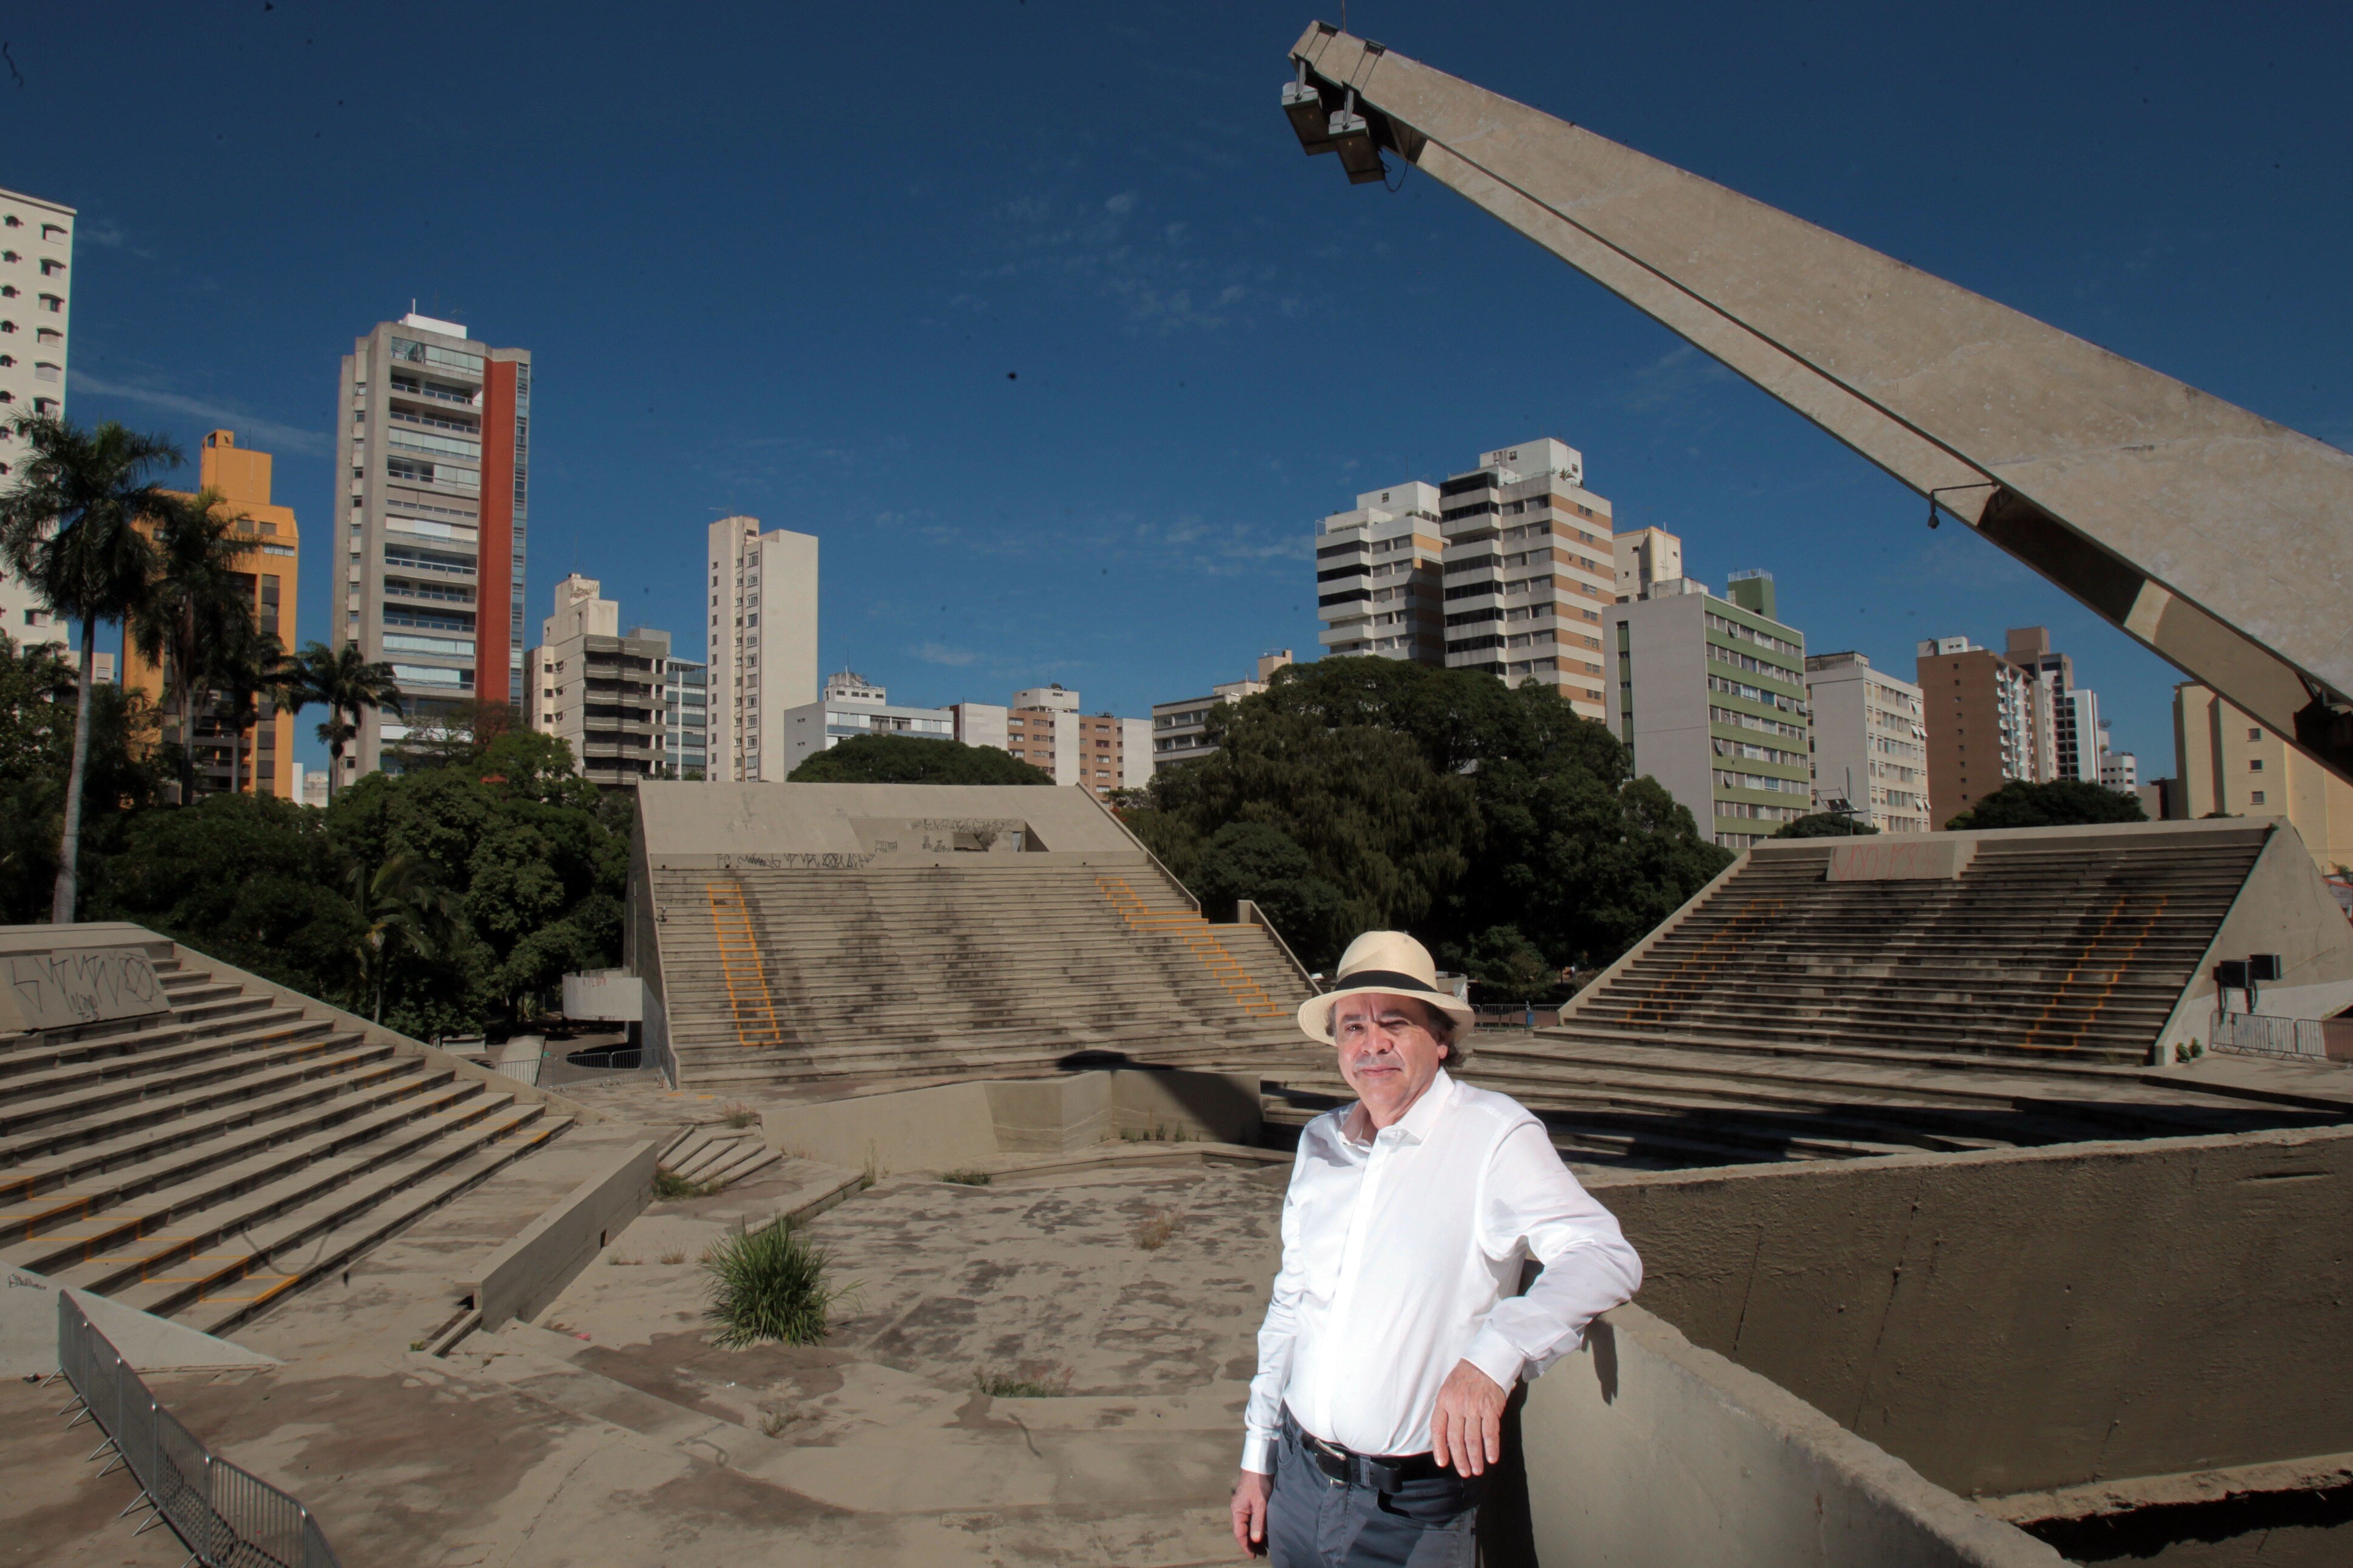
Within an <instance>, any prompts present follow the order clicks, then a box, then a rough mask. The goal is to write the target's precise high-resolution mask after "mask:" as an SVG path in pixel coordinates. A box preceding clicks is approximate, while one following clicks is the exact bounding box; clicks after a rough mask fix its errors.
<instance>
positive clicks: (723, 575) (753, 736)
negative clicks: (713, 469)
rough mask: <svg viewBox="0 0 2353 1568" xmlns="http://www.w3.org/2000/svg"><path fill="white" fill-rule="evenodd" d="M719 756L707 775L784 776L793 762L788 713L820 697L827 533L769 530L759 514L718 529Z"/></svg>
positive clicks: (713, 628) (714, 722)
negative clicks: (820, 572) (821, 543)
mask: <svg viewBox="0 0 2353 1568" xmlns="http://www.w3.org/2000/svg"><path fill="white" fill-rule="evenodd" d="M709 538H710V573H709V576H710V581H709V582H708V584H705V586H706V587H707V588H708V589H709V591H710V596H711V603H710V605H709V613H710V616H711V622H710V633H711V642H710V650H711V651H710V658H711V665H710V670H709V681H710V684H709V686H708V688H707V690H708V692H709V695H710V700H711V706H710V709H709V712H710V715H711V720H710V722H711V730H710V741H711V766H710V770H709V772H708V773H705V775H704V776H705V777H707V778H709V779H711V780H712V781H714V782H716V781H723V780H728V781H733V780H754V779H765V780H767V781H769V782H770V783H775V782H776V781H778V780H781V779H782V778H783V777H784V776H785V775H786V773H791V772H792V771H793V764H792V763H791V762H790V760H789V758H790V757H791V755H792V749H791V746H790V744H789V743H788V741H787V738H786V732H785V726H784V724H783V723H782V722H781V721H782V720H783V717H784V715H785V714H786V712H788V711H790V710H794V709H798V708H807V707H808V706H809V705H810V704H811V703H813V702H815V701H817V700H818V678H817V561H818V550H817V539H816V536H815V535H813V534H807V533H794V532H791V531H788V530H786V529H781V528H778V529H771V530H770V531H767V532H765V533H763V532H761V531H760V520H759V519H758V518H756V517H723V518H721V519H720V520H719V521H717V522H714V523H712V525H711V531H710V536H709Z"/></svg>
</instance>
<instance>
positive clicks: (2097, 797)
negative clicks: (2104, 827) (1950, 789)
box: [1945, 779, 2148, 831]
mask: <svg viewBox="0 0 2353 1568" xmlns="http://www.w3.org/2000/svg"><path fill="white" fill-rule="evenodd" d="M2147 820H2148V813H2147V812H2145V811H2143V810H2142V809H2141V807H2140V798H2139V797H2138V796H2137V795H2125V794H2122V793H2120V792H2118V791H2116V790H2112V789H2107V788H2104V787H2103V786H2101V785H2099V784H2085V783H2084V782H2083V781H2082V780H2080V779H2052V780H2051V781H2050V782H2049V783H2046V784H2028V783H2026V782H2025V781H2024V780H2022V779H2013V780H2011V781H2010V783H2009V784H2004V785H2002V786H2001V787H2000V789H1998V790H1996V791H1994V792H1993V793H1992V794H1991V795H1987V796H1985V797H1984V798H1983V799H1981V800H1979V801H1978V804H1977V805H1976V806H1975V807H1974V808H1972V809H1970V810H1968V811H1965V812H1963V813H1961V814H1960V816H1957V817H1955V818H1953V819H1952V821H1950V822H1947V824H1945V826H1947V827H1948V828H1954V829H1959V830H1963V831H1968V830H1973V829H1981V828H1989V827H2072V826H2076V825H2078V824H2084V823H2100V822H2147Z"/></svg>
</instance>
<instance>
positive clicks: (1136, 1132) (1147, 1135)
mask: <svg viewBox="0 0 2353 1568" xmlns="http://www.w3.org/2000/svg"><path fill="white" fill-rule="evenodd" d="M1119 1136H1120V1141H1121V1142H1124V1143H1190V1142H1193V1133H1192V1131H1190V1130H1189V1129H1187V1128H1183V1127H1163V1126H1161V1125H1160V1123H1158V1122H1157V1121H1155V1122H1154V1123H1153V1124H1152V1125H1151V1126H1149V1127H1142V1128H1138V1127H1125V1128H1122V1129H1121V1130H1120V1134H1119Z"/></svg>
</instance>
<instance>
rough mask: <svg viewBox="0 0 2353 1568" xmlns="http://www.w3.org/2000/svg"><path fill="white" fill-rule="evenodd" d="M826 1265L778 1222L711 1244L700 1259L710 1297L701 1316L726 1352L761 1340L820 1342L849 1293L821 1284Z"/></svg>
mask: <svg viewBox="0 0 2353 1568" xmlns="http://www.w3.org/2000/svg"><path fill="white" fill-rule="evenodd" d="M831 1263H832V1259H831V1258H828V1256H827V1255H826V1253H825V1251H824V1249H823V1248H821V1247H818V1246H817V1245H816V1244H815V1243H813V1242H811V1241H810V1240H809V1239H808V1238H807V1237H805V1236H802V1235H801V1234H800V1233H799V1232H797V1231H796V1230H794V1229H793V1227H792V1226H790V1225H789V1224H788V1223H787V1222H786V1221H784V1220H781V1219H779V1220H774V1221H771V1222H770V1223H768V1224H767V1225H765V1226H761V1227H760V1228H759V1229H757V1230H752V1231H740V1230H739V1231H737V1232H736V1233H734V1234H733V1235H732V1236H724V1237H720V1238H719V1239H718V1240H717V1241H714V1242H712V1244H711V1249H710V1250H709V1251H708V1252H706V1253H704V1254H703V1257H702V1268H703V1272H704V1273H705V1274H706V1275H707V1276H709V1278H708V1279H707V1280H706V1281H705V1285H706V1288H707V1289H709V1291H710V1294H711V1305H710V1307H709V1308H708V1309H707V1310H705V1311H704V1313H703V1316H704V1317H706V1318H708V1319H709V1320H710V1321H712V1322H713V1323H716V1324H718V1325H719V1334H718V1338H717V1341H716V1342H717V1343H718V1344H719V1345H721V1346H722V1347H723V1348H725V1349H729V1350H736V1349H741V1348H742V1347H744V1346H745V1345H754V1344H758V1343H760V1342H763V1341H765V1340H782V1341H783V1342H785V1343H786V1344H789V1345H814V1344H819V1343H822V1342H824V1340H825V1334H826V1327H827V1321H828V1316H829V1314H830V1313H831V1311H832V1309H833V1307H834V1304H835V1303H836V1302H839V1301H841V1300H844V1299H846V1298H847V1297H848V1296H849V1294H850V1291H849V1290H848V1289H837V1288H835V1287H833V1286H829V1285H828V1284H827V1283H826V1279H825V1277H826V1270H827V1268H828V1267H829V1266H830V1265H831Z"/></svg>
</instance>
